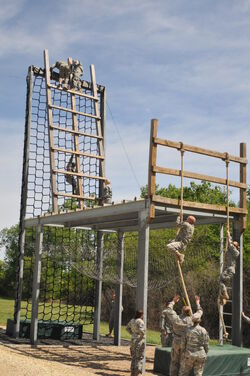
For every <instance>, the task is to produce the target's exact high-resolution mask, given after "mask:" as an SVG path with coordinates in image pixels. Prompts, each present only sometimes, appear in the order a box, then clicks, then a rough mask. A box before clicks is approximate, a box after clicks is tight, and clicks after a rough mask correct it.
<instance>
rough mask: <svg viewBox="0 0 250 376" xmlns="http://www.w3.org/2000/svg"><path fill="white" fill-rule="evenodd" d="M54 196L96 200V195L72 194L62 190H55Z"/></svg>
mask: <svg viewBox="0 0 250 376" xmlns="http://www.w3.org/2000/svg"><path fill="white" fill-rule="evenodd" d="M55 196H63V197H72V198H77V199H78V200H92V201H95V200H96V197H92V196H80V195H73V194H71V193H64V192H55Z"/></svg>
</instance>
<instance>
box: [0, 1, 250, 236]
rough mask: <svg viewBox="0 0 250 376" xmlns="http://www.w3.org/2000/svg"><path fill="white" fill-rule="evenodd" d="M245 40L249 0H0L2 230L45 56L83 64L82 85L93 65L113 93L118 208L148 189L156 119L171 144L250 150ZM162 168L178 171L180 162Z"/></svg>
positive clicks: (213, 169)
mask: <svg viewBox="0 0 250 376" xmlns="http://www.w3.org/2000/svg"><path fill="white" fill-rule="evenodd" d="M249 35H250V1H249V0H240V1H238V0H234V1H233V0H224V1H223V0H220V1H213V0H203V1H200V0H197V1H193V0H189V1H184V0H181V1H179V0H175V1H172V0H162V1H161V0H160V1H159V0H143V1H141V0H137V1H136V2H135V1H134V0H133V1H132V0H126V1H121V0H120V1H117V0H106V1H103V0H102V1H101V0H95V1H93V0H92V1H87V0H86V1H85V0H81V1H80V0H71V1H64V0H60V1H53V2H51V1H39V2H38V1H27V0H26V1H25V0H8V1H6V0H1V7H0V46H1V51H0V64H1V69H0V76H1V89H0V132H1V134H0V136H1V137H0V158H1V172H0V173H1V197H0V208H1V216H0V229H1V228H3V227H5V226H10V225H12V224H15V223H17V222H18V217H19V203H20V190H21V170H22V148H23V132H24V113H25V94H26V93H25V92H26V83H25V77H26V73H27V68H28V66H29V65H31V64H33V65H36V66H43V50H44V49H45V48H48V49H49V53H50V61H51V63H53V62H55V61H56V60H63V59H66V58H67V57H68V56H72V57H73V58H77V59H79V60H81V62H82V63H83V66H84V70H85V75H84V78H85V79H89V70H88V67H89V65H90V64H94V65H95V68H96V75H97V81H98V82H99V83H101V84H103V85H105V86H106V88H107V102H108V105H109V107H110V109H111V111H112V114H113V117H114V119H115V123H116V127H115V125H114V123H113V120H112V118H111V115H110V112H109V109H107V141H106V142H107V149H106V153H107V175H108V176H109V177H110V178H111V181H112V186H113V193H114V199H115V200H119V199H126V198H133V197H134V196H139V186H140V185H144V184H146V183H147V169H148V144H149V127H150V119H151V118H158V119H159V134H160V136H162V137H164V138H168V139H171V140H175V141H183V142H184V143H188V144H191V145H199V146H201V147H205V148H209V149H214V150H218V151H222V152H224V151H228V152H230V153H231V154H236V155H238V153H239V143H240V142H247V143H248V144H249V139H250V132H249V124H250V38H249ZM117 129H118V131H119V134H120V136H121V138H122V142H123V145H125V148H126V152H127V154H128V155H129V159H130V163H131V164H132V165H133V168H134V170H135V174H136V179H135V177H134V174H133V172H132V171H131V167H130V165H129V163H128V160H127V158H126V154H125V153H124V150H123V147H122V145H121V141H120V137H119V135H118V133H117ZM160 160H161V161H162V164H165V165H166V166H168V167H173V168H176V167H177V168H178V166H179V160H176V155H175V154H169V156H167V157H166V155H165V156H163V155H160ZM185 167H186V169H187V170H191V171H197V172H204V173H207V174H214V175H217V176H221V177H223V176H225V172H224V166H223V163H222V162H220V161H213V160H212V161H209V162H208V161H207V160H206V161H205V160H204V159H203V158H197V157H194V158H193V157H192V158H191V157H187V162H186V164H185ZM248 171H249V169H248ZM230 178H232V179H235V180H237V179H238V171H237V170H236V168H235V167H233V168H232V169H231V170H230ZM171 181H172V182H175V181H174V180H173V179H172V180H171V179H165V180H164V181H163V180H161V181H160V183H161V184H168V183H169V182H171ZM234 197H236V196H234ZM236 199H237V198H236Z"/></svg>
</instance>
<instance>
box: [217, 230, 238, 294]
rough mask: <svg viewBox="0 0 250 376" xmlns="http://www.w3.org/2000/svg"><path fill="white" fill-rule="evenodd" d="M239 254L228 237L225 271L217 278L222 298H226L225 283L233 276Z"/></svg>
mask: <svg viewBox="0 0 250 376" xmlns="http://www.w3.org/2000/svg"><path fill="white" fill-rule="evenodd" d="M239 254H240V252H239V251H238V249H237V248H236V247H235V245H234V244H233V241H232V238H231V237H229V239H228V250H227V253H226V259H225V266H226V267H225V269H224V272H223V273H222V274H221V275H220V277H219V283H220V294H221V296H222V297H226V296H227V288H226V285H225V283H229V282H230V281H231V280H232V278H233V276H234V274H235V268H236V260H237V258H238V257H239Z"/></svg>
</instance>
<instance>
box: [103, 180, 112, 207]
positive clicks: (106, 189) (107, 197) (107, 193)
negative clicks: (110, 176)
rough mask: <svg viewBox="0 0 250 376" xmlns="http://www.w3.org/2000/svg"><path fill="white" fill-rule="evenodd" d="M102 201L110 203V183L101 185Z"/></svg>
mask: <svg viewBox="0 0 250 376" xmlns="http://www.w3.org/2000/svg"><path fill="white" fill-rule="evenodd" d="M102 202H103V203H104V204H111V203H112V187H111V185H110V184H107V185H104V187H103V195H102Z"/></svg>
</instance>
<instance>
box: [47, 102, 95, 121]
mask: <svg viewBox="0 0 250 376" xmlns="http://www.w3.org/2000/svg"><path fill="white" fill-rule="evenodd" d="M50 108H55V109H56V110H60V111H65V112H71V113H73V114H77V115H82V116H87V117H90V118H93V119H97V120H100V118H99V117H98V116H96V115H92V114H87V113H86V112H81V111H74V110H72V109H70V108H67V107H61V106H56V105H55V104H51V105H50Z"/></svg>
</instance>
